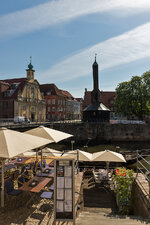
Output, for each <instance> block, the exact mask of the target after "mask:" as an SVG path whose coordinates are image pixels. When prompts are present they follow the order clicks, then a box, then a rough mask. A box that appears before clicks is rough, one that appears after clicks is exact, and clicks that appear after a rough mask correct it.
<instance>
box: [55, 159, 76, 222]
mask: <svg viewBox="0 0 150 225" xmlns="http://www.w3.org/2000/svg"><path fill="white" fill-rule="evenodd" d="M54 166H55V176H54V187H55V188H54V213H55V215H54V216H55V219H54V220H55V223H56V221H73V223H74V221H75V217H74V215H75V213H74V210H75V206H74V189H75V188H74V185H75V184H74V160H73V159H55V164H54ZM74 224H75V223H74Z"/></svg>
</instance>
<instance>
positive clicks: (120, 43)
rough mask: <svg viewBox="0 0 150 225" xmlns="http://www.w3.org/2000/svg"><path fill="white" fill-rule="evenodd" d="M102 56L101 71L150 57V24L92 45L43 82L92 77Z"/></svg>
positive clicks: (57, 67)
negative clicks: (93, 63)
mask: <svg viewBox="0 0 150 225" xmlns="http://www.w3.org/2000/svg"><path fill="white" fill-rule="evenodd" d="M95 53H98V60H97V61H98V63H99V68H100V70H104V69H107V68H111V67H114V66H118V65H121V64H125V63H130V62H133V61H135V60H139V59H142V58H145V57H149V56H150V23H147V24H144V25H142V26H139V27H137V28H135V29H133V30H131V31H128V32H126V33H124V34H122V35H119V36H116V37H114V38H111V39H109V40H106V41H104V42H101V43H98V44H96V45H94V46H91V47H89V48H87V49H85V50H82V51H81V52H79V53H77V54H75V55H73V56H71V57H69V58H67V59H66V60H64V61H62V62H60V63H58V64H56V65H54V66H52V67H51V68H50V69H49V70H47V71H44V72H43V73H42V82H46V81H47V80H48V79H49V80H51V82H54V81H55V82H58V81H62V80H63V81H66V80H71V79H75V78H77V77H81V76H86V75H88V74H91V70H92V69H91V63H92V62H93V60H94V55H95Z"/></svg>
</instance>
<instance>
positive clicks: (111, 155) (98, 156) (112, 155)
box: [92, 150, 126, 171]
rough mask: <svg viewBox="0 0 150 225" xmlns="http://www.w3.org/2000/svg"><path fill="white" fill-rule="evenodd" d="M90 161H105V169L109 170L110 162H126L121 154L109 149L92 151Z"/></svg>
mask: <svg viewBox="0 0 150 225" xmlns="http://www.w3.org/2000/svg"><path fill="white" fill-rule="evenodd" d="M92 161H100V162H106V164H107V171H108V170H109V163H110V162H126V160H125V158H124V157H123V155H122V154H120V153H117V152H113V151H110V150H105V151H102V152H95V153H93V157H92Z"/></svg>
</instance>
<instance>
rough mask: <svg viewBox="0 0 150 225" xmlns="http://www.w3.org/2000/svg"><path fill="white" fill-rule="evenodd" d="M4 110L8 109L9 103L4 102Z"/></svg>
mask: <svg viewBox="0 0 150 225" xmlns="http://www.w3.org/2000/svg"><path fill="white" fill-rule="evenodd" d="M3 109H8V102H7V101H6V102H3Z"/></svg>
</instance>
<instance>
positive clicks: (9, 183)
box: [5, 179, 22, 196]
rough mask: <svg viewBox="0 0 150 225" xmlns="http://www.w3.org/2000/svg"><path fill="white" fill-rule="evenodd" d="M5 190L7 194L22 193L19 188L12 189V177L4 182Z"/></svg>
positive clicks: (15, 194)
mask: <svg viewBox="0 0 150 225" xmlns="http://www.w3.org/2000/svg"><path fill="white" fill-rule="evenodd" d="M5 190H6V192H7V194H8V195H12V196H17V195H19V194H21V193H22V191H21V190H17V189H14V182H13V180H12V179H10V180H8V181H7V182H6V183H5Z"/></svg>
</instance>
